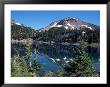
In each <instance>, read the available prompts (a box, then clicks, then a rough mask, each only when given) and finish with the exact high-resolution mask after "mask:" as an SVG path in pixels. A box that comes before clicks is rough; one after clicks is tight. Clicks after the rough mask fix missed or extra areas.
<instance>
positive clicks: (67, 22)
mask: <svg viewBox="0 0 110 87" xmlns="http://www.w3.org/2000/svg"><path fill="white" fill-rule="evenodd" d="M53 27H58V28H60V27H63V28H65V29H71V30H80V29H83V28H88V29H90V30H94V29H96V28H98V29H99V26H97V25H94V24H91V23H87V22H85V21H82V20H80V19H78V18H71V17H67V18H64V19H61V20H58V21H55V22H52V23H51V24H49V25H48V26H47V27H45V28H44V29H43V30H44V31H48V30H49V29H51V28H53Z"/></svg>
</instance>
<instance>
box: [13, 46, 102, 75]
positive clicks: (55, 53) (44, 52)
mask: <svg viewBox="0 0 110 87" xmlns="http://www.w3.org/2000/svg"><path fill="white" fill-rule="evenodd" d="M12 47H16V45H12ZM17 47H18V49H19V51H20V52H21V55H22V54H23V53H24V52H23V51H24V50H23V47H22V46H20V45H19V46H17ZM78 47H79V46H78V45H62V44H52V45H50V44H39V45H37V46H33V47H32V49H33V50H37V51H38V53H37V54H35V53H34V52H33V53H32V57H33V58H36V59H37V60H38V63H39V64H41V65H42V68H41V70H40V71H39V72H38V73H39V74H40V75H41V76H42V75H44V74H45V73H46V72H48V71H51V72H58V71H59V70H61V69H63V67H65V66H66V65H68V63H69V62H70V61H72V60H74V58H75V56H76V53H75V51H76V50H77V48H78ZM12 50H13V49H12ZM85 51H86V52H87V53H88V54H89V56H91V58H92V59H93V60H94V64H93V66H95V68H96V70H97V71H100V61H99V59H100V52H99V49H98V48H97V47H91V46H87V47H86V48H85Z"/></svg>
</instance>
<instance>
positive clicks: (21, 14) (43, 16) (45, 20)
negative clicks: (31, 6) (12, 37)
mask: <svg viewBox="0 0 110 87" xmlns="http://www.w3.org/2000/svg"><path fill="white" fill-rule="evenodd" d="M66 17H75V18H79V19H81V20H83V21H86V22H89V23H93V24H96V25H98V26H100V11H12V12H11V19H14V20H15V21H16V22H19V23H22V24H24V25H27V26H29V27H32V28H35V29H40V28H43V27H46V26H47V25H49V24H50V23H51V22H54V21H57V20H60V19H63V18H66Z"/></svg>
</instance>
